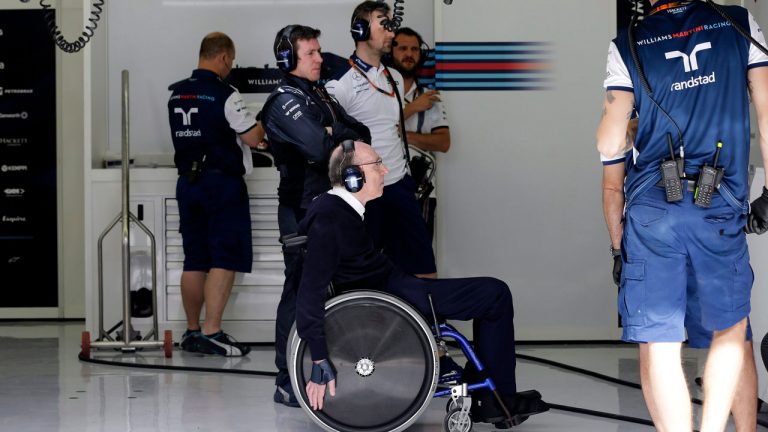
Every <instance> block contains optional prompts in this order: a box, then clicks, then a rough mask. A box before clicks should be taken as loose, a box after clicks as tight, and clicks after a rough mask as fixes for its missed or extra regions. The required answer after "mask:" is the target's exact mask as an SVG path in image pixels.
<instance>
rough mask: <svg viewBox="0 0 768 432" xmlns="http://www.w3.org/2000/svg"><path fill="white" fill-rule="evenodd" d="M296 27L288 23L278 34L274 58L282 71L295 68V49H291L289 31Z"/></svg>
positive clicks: (291, 31)
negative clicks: (278, 38) (278, 40)
mask: <svg viewBox="0 0 768 432" xmlns="http://www.w3.org/2000/svg"><path fill="white" fill-rule="evenodd" d="M295 28H296V25H289V26H287V27H285V28H284V29H283V32H282V34H281V35H280V42H278V43H277V46H276V47H275V60H277V67H278V68H280V70H282V71H283V72H290V71H292V70H294V69H296V63H297V59H296V51H295V50H294V49H293V44H292V43H291V33H293V30H294V29H295Z"/></svg>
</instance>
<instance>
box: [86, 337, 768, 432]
mask: <svg viewBox="0 0 768 432" xmlns="http://www.w3.org/2000/svg"><path fill="white" fill-rule="evenodd" d="M247 345H255V346H269V345H271V344H270V343H269V342H266V343H253V344H247ZM517 358H518V359H520V360H528V361H532V362H536V363H541V364H546V365H548V366H552V367H556V368H559V369H564V370H567V371H571V372H575V373H578V374H582V375H586V376H590V377H593V378H597V379H600V380H603V381H607V382H611V383H614V384H618V385H622V386H626V387H631V388H634V389H638V390H640V389H642V387H641V386H640V384H637V383H634V382H631V381H626V380H623V379H619V378H614V377H612V376H608V375H604V374H601V373H598V372H594V371H590V370H587V369H582V368H580V367H576V366H571V365H568V364H565V363H560V362H557V361H554V360H549V359H544V358H541V357H536V356H531V355H527V354H519V353H518V354H517ZM78 359H79V360H80V361H83V362H86V363H93V364H101V365H107V366H118V367H126V366H127V367H135V368H141V369H154V370H170V371H184V372H209V373H230V374H236V375H255V376H265V377H274V376H277V372H271V371H260V370H243V369H221V368H203V367H191V366H168V365H154V364H140V363H125V362H120V361H109V360H99V359H94V358H89V357H85V356H83V355H82V354H78ZM691 402H692V403H695V404H697V405H702V401H701V400H700V399H697V398H691ZM548 404H549V406H550V407H551V408H553V409H556V410H560V411H567V412H573V413H577V414H584V415H589V416H594V417H601V418H607V419H611V420H618V421H625V422H629V423H636V424H642V425H646V426H651V427H652V426H653V422H652V421H650V420H646V419H641V418H638V417H631V416H625V415H621V414H612V413H608V412H604V411H595V410H589V409H586V408H578V407H572V406H568V405H560V404H553V403H548ZM757 424H758V425H760V426H763V427H765V428H768V422H765V421H762V420H759V419H758V420H757ZM693 432H698V431H696V430H694V431H693Z"/></svg>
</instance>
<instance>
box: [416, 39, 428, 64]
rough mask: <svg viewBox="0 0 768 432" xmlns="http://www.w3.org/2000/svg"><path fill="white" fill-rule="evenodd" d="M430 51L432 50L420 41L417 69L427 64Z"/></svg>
mask: <svg viewBox="0 0 768 432" xmlns="http://www.w3.org/2000/svg"><path fill="white" fill-rule="evenodd" d="M430 50H432V48H431V47H430V46H429V45H428V44H427V43H426V42H424V41H421V45H420V46H419V51H420V52H419V63H418V64H417V66H416V68H417V69H421V68H422V67H424V63H426V62H427V56H429V51H430Z"/></svg>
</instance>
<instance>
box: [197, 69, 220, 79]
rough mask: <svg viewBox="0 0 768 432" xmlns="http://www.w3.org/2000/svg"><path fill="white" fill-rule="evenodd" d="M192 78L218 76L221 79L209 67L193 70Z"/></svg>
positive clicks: (217, 77)
mask: <svg viewBox="0 0 768 432" xmlns="http://www.w3.org/2000/svg"><path fill="white" fill-rule="evenodd" d="M192 78H216V79H221V78H220V77H219V76H218V75H217V74H216V72H214V71H212V70H208V69H195V70H193V71H192Z"/></svg>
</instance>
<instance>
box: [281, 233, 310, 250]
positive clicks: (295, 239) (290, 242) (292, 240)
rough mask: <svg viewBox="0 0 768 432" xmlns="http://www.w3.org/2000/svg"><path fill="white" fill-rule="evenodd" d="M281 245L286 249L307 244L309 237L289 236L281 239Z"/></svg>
mask: <svg viewBox="0 0 768 432" xmlns="http://www.w3.org/2000/svg"><path fill="white" fill-rule="evenodd" d="M280 243H282V244H283V246H285V247H296V246H301V245H304V244H306V243H307V236H300V235H298V234H288V235H285V236H283V237H281V238H280Z"/></svg>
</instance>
